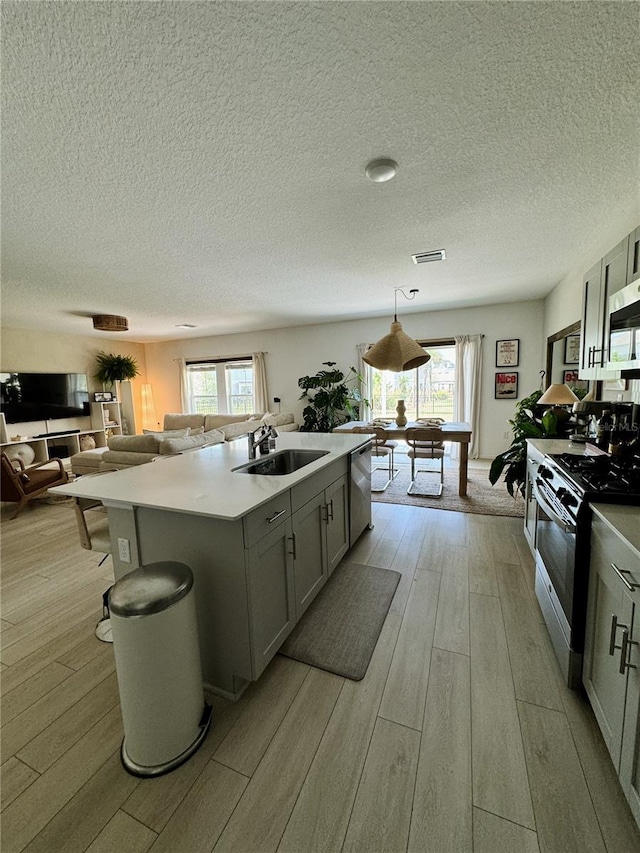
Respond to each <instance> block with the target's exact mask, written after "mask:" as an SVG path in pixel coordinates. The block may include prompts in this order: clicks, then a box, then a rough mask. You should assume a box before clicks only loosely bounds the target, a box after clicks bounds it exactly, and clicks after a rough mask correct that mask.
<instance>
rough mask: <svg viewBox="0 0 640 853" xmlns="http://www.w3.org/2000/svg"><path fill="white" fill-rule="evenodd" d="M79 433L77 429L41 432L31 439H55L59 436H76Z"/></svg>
mask: <svg viewBox="0 0 640 853" xmlns="http://www.w3.org/2000/svg"><path fill="white" fill-rule="evenodd" d="M79 432H80V430H79V429H61V430H59V431H58V432H41V433H39V434H38V435H34V436H33V438H57V437H58V436H60V435H76V434H77V433H79Z"/></svg>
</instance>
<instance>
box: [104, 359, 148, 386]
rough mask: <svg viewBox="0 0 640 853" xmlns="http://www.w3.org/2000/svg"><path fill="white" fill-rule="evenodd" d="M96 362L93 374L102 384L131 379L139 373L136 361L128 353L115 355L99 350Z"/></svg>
mask: <svg viewBox="0 0 640 853" xmlns="http://www.w3.org/2000/svg"><path fill="white" fill-rule="evenodd" d="M96 362H97V364H98V369H97V371H96V372H95V374H94V376H95V378H96V379H97V380H98V382H101V383H102V384H103V385H106V384H107V383H109V384H110V385H113V384H114V383H116V382H123V381H124V380H125V379H133V378H134V377H135V376H138V374H139V373H140V370H139V369H138V363H137V361H136V360H135V358H133V356H130V355H116V354H115V353H112V352H109V353H107V352H102V351H101V352H99V353H98V354H97V356H96Z"/></svg>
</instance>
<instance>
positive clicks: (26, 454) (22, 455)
mask: <svg viewBox="0 0 640 853" xmlns="http://www.w3.org/2000/svg"><path fill="white" fill-rule="evenodd" d="M2 452H3V453H4V454H5V456H8V457H9V459H19V460H20V461H21V462H22V464H23V465H31V463H32V462H33V460H34V459H35V458H36V452H35V450H34V449H33V447H31V445H30V444H12V445H9V446H7V447H3V449H2Z"/></svg>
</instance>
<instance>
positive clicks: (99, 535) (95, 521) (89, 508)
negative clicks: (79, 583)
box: [73, 468, 118, 643]
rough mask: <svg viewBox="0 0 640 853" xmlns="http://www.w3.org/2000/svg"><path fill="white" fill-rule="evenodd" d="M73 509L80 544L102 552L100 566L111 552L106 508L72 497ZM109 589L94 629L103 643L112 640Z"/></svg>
mask: <svg viewBox="0 0 640 853" xmlns="http://www.w3.org/2000/svg"><path fill="white" fill-rule="evenodd" d="M117 470H118V469H117V468H108V469H105V470H102V471H96V472H95V474H85V475H84V476H83V478H82V479H83V481H85V480H86V479H87V478H89V477H100V476H101V475H102V474H107V473H109V472H110V471H111V472H112V471H117ZM73 509H74V512H75V516H76V522H77V524H78V533H79V535H80V545H81V546H82V547H83V548H84V549H85V550H87V551H97V552H98V553H101V554H104V557H103V558H102V559H101V560H100V562H99V563H98V566H101V565H102V564H103V563H104V561H105V560H106V559H107V557H108V556H109V554H111V552H112V548H111V532H110V530H109V519H108V517H107V510H106V508H105V507H104V505H103V504H102V502H101V501H98V500H94V499H93V498H74V503H73ZM109 589H111V587H109ZM109 589H107V590H106V592H105V593H104V594H103V596H102V618H101V619H100V621H99V622H98V624H97V625H96V629H95V635H96V637H97V638H98V639H99V640H102V642H104V643H112V642H113V636H112V634H111V621H110V619H109V606H108V603H107V601H108V595H109Z"/></svg>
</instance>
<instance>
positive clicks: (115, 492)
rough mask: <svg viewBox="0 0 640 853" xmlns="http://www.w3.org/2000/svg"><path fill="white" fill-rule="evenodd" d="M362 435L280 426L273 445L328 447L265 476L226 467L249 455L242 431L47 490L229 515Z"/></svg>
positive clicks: (110, 502)
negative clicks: (231, 438)
mask: <svg viewBox="0 0 640 853" xmlns="http://www.w3.org/2000/svg"><path fill="white" fill-rule="evenodd" d="M368 441H370V438H369V437H367V436H366V435H358V434H355V435H354V434H351V433H348V434H345V435H336V434H335V433H329V434H327V433H312V432H285V433H283V434H281V435H280V436H279V437H278V443H277V449H278V450H287V449H296V450H297V449H304V450H327V451H329V452H328V453H327V455H326V456H323V457H321V458H320V459H317V460H316V461H315V462H311V463H310V464H309V465H305V466H304V467H303V468H300V469H299V470H298V471H295V472H294V473H293V474H283V475H280V476H265V475H263V474H243V473H237V472H234V471H233V470H232V469H234V468H237V467H238V466H240V465H244V464H246V463H248V462H249V461H253V460H249V458H248V452H247V442H246V439H245V437H244V436H243V437H241V438H239V439H237V440H236V441H228V442H227V441H225V442H224V443H223V444H216V445H214V446H213V447H205V448H202V449H199V450H193V451H189V452H188V453H184V454H181V455H179V456H168V457H160V458H159V459H158V460H157V461H154V462H147V463H146V464H143V465H136V466H135V467H132V468H126V469H123V470H121V471H114V472H110V473H104V474H99V475H97V476H92V475H85V476H83V477H79V478H78V479H77V480H75V481H74V482H73V483H67V484H66V485H64V486H56V487H55V488H53V489H51V490H50V491H52V492H54V493H56V494H61V495H72V496H74V497H82V498H94V499H96V500H100V501H102V503H104V504H105V506H127V507H129V506H143V507H151V508H154V509H162V510H173V511H175V512H185V513H190V514H193V515H205V516H210V517H211V518H221V519H225V520H227V521H233V520H235V519H237V518H242V517H243V516H245V515H247V513H249V512H251V511H252V510H253V509H255V508H256V507H258V506H260V505H261V504H263V503H266V502H267V501H269V500H271V498H274V497H276V496H277V495H279V494H281V493H282V492H285V491H288V490H289V489H290V488H291V487H292V486H295V485H296V483H300V482H301V481H302V480H305V479H306V478H307V477H309V476H311V475H312V474H316V473H318V471H321V470H322V468H324V467H325V466H326V465H329V464H330V463H331V462H334V461H335V460H336V459H339V458H340V457H343V456H347V455H349V454H350V453H351V451H353V450H355V449H356V448H358V447H362V446H363V445H364V444H366V443H367V442H368ZM260 458H262V459H267V458H268V457H267V456H263V457H260V456H259V455H258V456H257V459H260Z"/></svg>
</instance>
